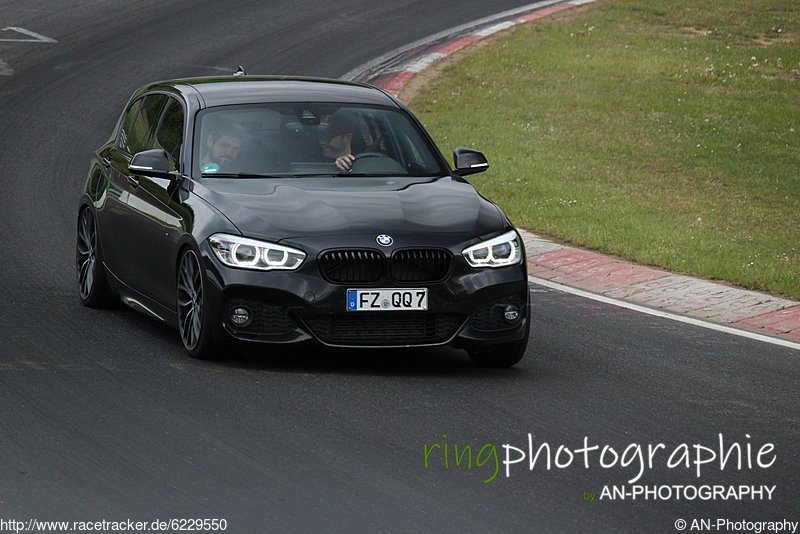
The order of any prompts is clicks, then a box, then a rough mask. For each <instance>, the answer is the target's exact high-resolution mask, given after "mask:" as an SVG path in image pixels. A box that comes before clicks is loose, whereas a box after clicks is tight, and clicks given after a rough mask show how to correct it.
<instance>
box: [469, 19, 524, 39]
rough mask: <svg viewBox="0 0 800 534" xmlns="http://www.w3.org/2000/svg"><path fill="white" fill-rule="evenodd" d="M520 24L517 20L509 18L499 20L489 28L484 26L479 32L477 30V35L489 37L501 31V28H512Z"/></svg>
mask: <svg viewBox="0 0 800 534" xmlns="http://www.w3.org/2000/svg"><path fill="white" fill-rule="evenodd" d="M517 24H519V22H517V21H516V20H508V21H506V22H499V23H497V24H494V25H493V26H489V27H488V28H484V29H482V30H481V31H479V32H475V35H479V36H481V37H488V36H490V35H492V34H494V33H497V32H499V31H500V30H505V29H507V28H511V27H512V26H516V25H517Z"/></svg>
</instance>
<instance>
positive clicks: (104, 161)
mask: <svg viewBox="0 0 800 534" xmlns="http://www.w3.org/2000/svg"><path fill="white" fill-rule="evenodd" d="M100 163H102V164H103V167H105V168H106V169H109V168H110V167H111V160H110V159H108V158H100Z"/></svg>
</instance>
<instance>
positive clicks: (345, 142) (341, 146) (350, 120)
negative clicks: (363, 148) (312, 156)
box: [319, 109, 356, 171]
mask: <svg viewBox="0 0 800 534" xmlns="http://www.w3.org/2000/svg"><path fill="white" fill-rule="evenodd" d="M355 131H356V121H355V118H354V117H353V115H352V113H350V112H348V111H345V110H341V109H340V110H339V111H337V112H336V113H332V114H331V115H330V116H329V117H328V125H327V127H325V128H324V129H323V130H322V133H321V135H320V139H319V145H320V147H322V155H323V156H325V157H326V158H331V159H333V160H334V164H335V165H336V168H337V169H339V170H340V171H349V170H350V169H352V168H353V162H354V161H355V160H356V157H355V156H354V155H353V149H352V147H351V144H352V142H353V133H354V132H355Z"/></svg>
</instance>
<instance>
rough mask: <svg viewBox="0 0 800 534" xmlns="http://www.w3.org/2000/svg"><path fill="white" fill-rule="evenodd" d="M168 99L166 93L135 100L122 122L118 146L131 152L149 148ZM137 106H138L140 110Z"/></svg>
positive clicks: (134, 152)
mask: <svg viewBox="0 0 800 534" xmlns="http://www.w3.org/2000/svg"><path fill="white" fill-rule="evenodd" d="M142 100H143V102H142ZM166 100H167V97H166V96H164V95H148V96H146V97H145V98H144V99H140V100H138V101H137V102H135V103H134V104H133V105H132V106H131V108H130V109H129V110H128V114H127V115H126V117H125V120H124V121H123V123H122V129H121V130H120V135H119V137H118V139H117V146H118V147H119V148H121V149H123V150H125V151H126V152H128V153H129V154H136V153H137V152H141V151H142V150H147V149H148V148H149V146H150V139H151V137H152V134H153V130H155V127H156V124H157V123H158V117H159V114H160V113H161V109H162V108H163V107H164V103H165V102H166ZM137 104H139V105H138V106H137ZM135 108H138V112H137V109H135Z"/></svg>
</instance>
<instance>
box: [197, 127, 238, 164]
mask: <svg viewBox="0 0 800 534" xmlns="http://www.w3.org/2000/svg"><path fill="white" fill-rule="evenodd" d="M243 139H244V132H243V131H242V129H241V128H240V127H239V126H238V125H236V124H234V123H232V122H231V121H228V120H223V121H220V122H219V123H218V124H217V125H216V126H215V127H214V129H213V130H211V133H210V134H208V137H207V138H206V145H205V151H204V152H205V153H204V155H203V157H202V159H201V160H200V169H201V171H202V172H203V173H213V172H220V171H222V172H226V171H230V170H231V166H232V164H233V163H234V162H235V161H236V158H238V157H239V151H240V150H241V148H242V140H243Z"/></svg>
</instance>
